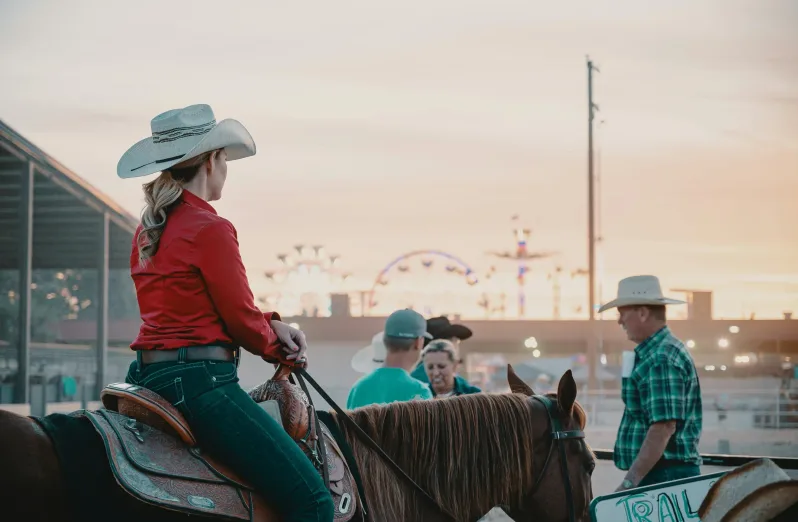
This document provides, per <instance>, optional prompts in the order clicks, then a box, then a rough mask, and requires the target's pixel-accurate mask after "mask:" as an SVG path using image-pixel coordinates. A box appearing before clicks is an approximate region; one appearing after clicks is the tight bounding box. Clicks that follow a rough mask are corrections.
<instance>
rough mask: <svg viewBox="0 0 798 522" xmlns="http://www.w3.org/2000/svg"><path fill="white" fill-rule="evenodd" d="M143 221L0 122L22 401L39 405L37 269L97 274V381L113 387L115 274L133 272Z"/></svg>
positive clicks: (4, 229)
mask: <svg viewBox="0 0 798 522" xmlns="http://www.w3.org/2000/svg"><path fill="white" fill-rule="evenodd" d="M137 223H138V220H137V219H136V218H135V217H134V216H133V215H131V214H129V213H128V212H126V211H125V210H123V209H122V208H121V207H120V206H119V205H117V204H116V203H114V202H113V201H111V200H110V199H109V198H108V197H106V196H105V195H103V194H102V193H100V191H98V190H97V189H95V188H94V187H92V186H91V185H90V184H89V183H87V182H86V181H85V180H83V179H81V178H80V177H79V176H78V175H77V174H75V173H74V172H72V171H71V170H69V169H68V168H66V167H65V166H64V165H62V164H61V163H59V162H58V161H56V160H55V159H53V158H52V157H50V156H48V155H47V154H46V153H45V152H44V151H42V150H41V149H39V148H38V147H36V146H35V145H34V144H33V143H31V142H30V141H28V140H27V139H25V138H24V137H22V136H21V135H20V134H19V133H17V132H15V131H14V130H13V129H12V128H10V127H9V126H8V125H6V124H5V123H4V122H3V121H2V120H0V270H5V271H8V270H18V271H19V285H18V286H19V289H18V294H17V295H16V297H17V299H16V303H17V304H18V306H19V313H18V314H16V321H17V325H16V328H15V330H16V332H17V335H16V337H17V339H9V340H8V341H6V342H5V344H6V345H7V347H6V348H7V350H8V351H10V353H11V354H15V355H16V366H17V371H16V378H15V383H14V387H13V389H14V392H13V394H14V402H16V403H23V404H26V403H29V402H30V399H31V397H30V363H31V345H32V340H31V276H32V273H33V270H37V269H90V270H97V275H98V292H97V294H98V295H97V302H96V309H97V311H98V313H97V321H96V330H97V337H96V339H97V343H96V351H95V352H94V353H95V354H96V373H97V375H96V380H95V382H96V385H97V386H98V387H99V386H102V385H103V384H104V383H106V371H107V357H108V298H109V290H108V275H109V270H111V269H128V268H129V256H130V246H131V242H132V240H133V233H134V232H135V229H136V225H137ZM56 320H57V318H56ZM97 393H98V392H97Z"/></svg>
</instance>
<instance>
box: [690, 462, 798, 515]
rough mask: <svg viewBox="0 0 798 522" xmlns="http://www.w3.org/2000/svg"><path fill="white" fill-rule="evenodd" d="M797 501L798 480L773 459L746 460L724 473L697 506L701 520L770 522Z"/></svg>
mask: <svg viewBox="0 0 798 522" xmlns="http://www.w3.org/2000/svg"><path fill="white" fill-rule="evenodd" d="M796 503H798V480H792V479H790V477H789V475H787V473H785V472H784V470H782V469H781V468H780V467H778V466H777V465H776V464H775V463H774V462H773V461H772V460H770V459H758V460H754V461H751V462H749V463H747V464H744V465H742V466H740V467H738V468H736V469H734V470H732V471H730V472H728V473H727V474H726V475H724V476H723V477H721V479H720V480H718V481H717V482H716V483H715V484H713V485H712V488H710V490H709V493H707V496H706V497H705V498H704V501H703V502H702V503H701V507H700V508H699V509H698V516H699V518H700V519H701V521H702V522H768V521H770V520H772V519H773V518H775V517H776V516H778V515H779V514H781V513H783V512H784V511H786V510H787V509H788V508H790V507H791V506H793V505H794V504H796Z"/></svg>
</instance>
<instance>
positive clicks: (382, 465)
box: [344, 426, 522, 522]
mask: <svg viewBox="0 0 798 522" xmlns="http://www.w3.org/2000/svg"><path fill="white" fill-rule="evenodd" d="M493 429H496V431H497V432H499V431H501V430H500V427H499V426H495V428H493ZM344 433H345V438H346V439H347V442H348V443H349V445H350V446H351V448H352V451H353V454H354V457H355V461H356V463H357V466H358V470H359V473H360V476H361V479H362V481H363V486H364V489H365V493H366V499H367V504H368V508H369V510H370V512H371V514H372V516H373V519H374V520H376V521H380V522H405V521H407V520H424V521H432V522H435V521H438V520H441V521H443V520H447V521H448V520H450V519H449V518H448V517H446V516H444V515H442V514H441V512H440V510H439V509H438V508H436V507H435V506H433V505H431V502H430V501H429V500H428V499H427V498H426V497H425V496H424V495H423V494H422V493H420V492H419V491H418V490H417V489H416V487H415V486H414V485H413V484H411V483H410V481H408V480H407V479H406V478H405V477H404V476H400V475H399V474H398V473H396V472H395V471H394V469H393V468H392V467H391V465H390V464H389V463H387V462H386V461H385V459H384V458H383V457H381V456H380V455H379V454H377V452H376V451H374V450H372V449H371V448H370V447H368V444H366V443H365V442H363V441H362V440H361V439H360V437H358V436H356V435H355V434H354V433H353V432H352V431H351V430H344ZM483 434H484V436H485V437H490V438H495V437H497V436H500V434H499V433H495V434H492V433H487V432H483ZM505 435H506V434H505ZM393 436H395V434H393ZM416 436H420V437H423V436H424V435H423V434H416ZM375 442H377V444H380V440H378V439H377V440H375ZM403 453H404V454H405V455H406V454H407V452H403ZM463 459H465V460H464V461H465V462H468V463H470V464H474V465H475V466H476V465H478V463H477V462H476V459H475V458H471V456H469V455H463ZM396 463H397V465H399V466H400V468H403V471H405V473H407V474H408V475H410V477H411V478H412V479H413V480H414V481H415V482H416V484H418V485H419V486H421V487H422V488H425V491H426V492H427V493H428V494H430V495H431V496H433V498H436V496H435V493H434V492H433V491H431V490H430V489H429V488H427V487H426V486H425V483H427V482H429V481H430V479H429V478H428V477H427V479H426V480H425V477H423V476H421V475H422V474H421V473H419V471H420V470H419V469H418V468H417V469H416V470H415V473H414V474H413V472H412V471H411V470H410V469H404V467H403V466H402V464H403V463H402V462H401V460H400V459H396ZM420 464H427V466H428V467H427V469H429V467H430V466H434V467H435V468H434V470H432V473H430V475H431V476H432V477H433V478H432V479H431V480H432V481H435V480H438V481H439V482H440V481H441V480H442V479H441V478H445V479H446V480H445V482H446V483H452V482H453V481H454V480H455V479H456V478H458V477H457V475H458V471H460V470H457V469H453V468H454V465H455V464H456V463H453V462H449V463H448V464H449V465H448V466H443V465H442V464H441V463H440V461H432V462H429V461H428V462H426V463H420ZM481 464H483V465H484V467H485V469H472V470H470V471H469V474H470V475H471V476H472V484H474V485H473V486H472V487H471V489H472V490H476V491H471V493H472V494H470V495H460V496H461V497H463V498H459V499H457V498H453V497H456V496H457V495H452V494H447V493H451V492H449V491H448V490H447V489H445V488H443V489H441V490H440V492H439V496H438V497H437V498H436V500H437V501H438V503H439V504H440V505H441V506H443V507H444V508H445V509H446V510H447V511H449V512H450V513H452V514H453V515H455V516H456V518H457V519H458V520H474V519H476V518H478V517H479V516H482V515H484V514H485V513H487V512H488V511H490V510H491V509H492V508H493V507H495V506H497V505H499V504H502V503H503V502H506V501H507V499H503V498H499V495H498V494H497V495H495V498H494V497H491V496H490V493H489V492H487V494H486V489H485V488H483V487H480V486H479V485H477V484H476V483H475V482H476V480H475V477H478V478H480V479H482V484H496V483H497V482H500V481H507V480H509V481H510V482H509V483H511V484H519V485H520V484H521V482H522V481H521V480H520V479H519V480H515V479H514V478H513V477H507V476H501V477H494V476H493V475H498V474H499V473H502V471H500V467H499V466H491V465H490V464H489V463H481ZM414 475H416V476H414Z"/></svg>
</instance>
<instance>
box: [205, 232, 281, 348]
mask: <svg viewBox="0 0 798 522" xmlns="http://www.w3.org/2000/svg"><path fill="white" fill-rule="evenodd" d="M194 261H195V265H196V266H197V267H198V268H199V271H200V273H201V274H202V277H203V279H204V280H205V284H206V286H207V288H208V293H209V294H210V296H211V300H212V301H213V304H214V306H215V307H216V310H217V311H218V312H219V315H220V316H221V318H222V321H224V325H225V329H226V330H227V333H228V334H230V337H232V338H233V340H234V341H235V342H236V343H238V344H239V345H240V346H241V347H242V348H244V349H245V350H246V351H248V352H250V353H253V354H255V355H258V356H260V357H262V358H264V359H265V360H267V361H269V362H278V361H281V360H282V359H283V354H282V350H281V349H280V343H279V341H278V338H277V334H276V333H275V332H274V330H273V329H272V327H271V325H270V321H271V320H272V319H277V320H279V318H280V316H279V315H277V314H276V313H272V312H269V313H263V312H261V311H260V310H259V309H258V307H256V306H255V298H254V296H253V295H252V290H251V289H250V287H249V281H248V279H247V272H246V269H245V268H244V263H243V261H242V260H241V253H240V251H239V249H238V238H237V235H236V231H235V228H233V225H232V224H230V223H228V222H226V221H219V222H215V223H211V224H209V225H206V226H205V227H204V228H203V229H202V230H201V231H200V232H199V234H198V235H197V241H196V244H195V260H194Z"/></svg>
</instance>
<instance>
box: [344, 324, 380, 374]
mask: <svg viewBox="0 0 798 522" xmlns="http://www.w3.org/2000/svg"><path fill="white" fill-rule="evenodd" d="M387 353H388V350H386V348H385V343H384V342H383V332H380V333H378V334H376V335H374V337H372V338H371V344H370V345H368V346H365V347H363V348H361V349H360V350H358V351H357V353H356V354H355V356H354V357H352V368H353V369H354V370H355V371H356V372H359V373H371V372H373V371H374V370H376V369H377V368H380V367H381V366H382V364H383V363H384V362H385V355H386V354H387Z"/></svg>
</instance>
